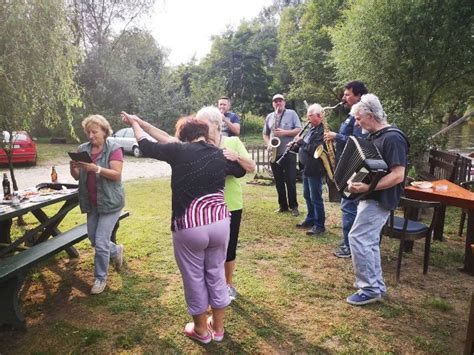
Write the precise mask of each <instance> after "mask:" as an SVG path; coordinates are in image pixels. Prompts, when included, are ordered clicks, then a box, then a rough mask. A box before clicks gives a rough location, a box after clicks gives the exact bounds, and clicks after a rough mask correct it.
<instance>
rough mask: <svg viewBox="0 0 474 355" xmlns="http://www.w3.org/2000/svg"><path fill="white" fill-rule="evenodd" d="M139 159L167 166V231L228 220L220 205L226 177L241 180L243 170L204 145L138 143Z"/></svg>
mask: <svg viewBox="0 0 474 355" xmlns="http://www.w3.org/2000/svg"><path fill="white" fill-rule="evenodd" d="M139 145H140V150H141V151H142V152H143V155H145V156H148V157H152V158H155V159H159V160H163V161H166V162H167V163H169V164H170V165H171V190H172V195H173V196H172V216H171V230H173V231H176V230H181V229H186V228H194V227H199V226H203V225H207V224H211V223H214V222H217V221H220V220H222V219H225V218H227V217H229V211H228V210H227V206H226V205H225V202H224V183H225V177H226V176H227V175H233V176H236V177H241V176H243V175H245V170H244V169H243V168H242V167H241V166H240V165H239V164H238V163H237V162H231V161H229V160H227V159H226V158H225V157H224V154H223V153H222V151H221V150H220V149H219V148H217V147H215V146H213V145H211V144H208V143H206V142H204V141H198V142H193V143H169V144H159V143H154V142H151V141H148V140H147V139H142V140H140V141H139Z"/></svg>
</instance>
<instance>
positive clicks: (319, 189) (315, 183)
mask: <svg viewBox="0 0 474 355" xmlns="http://www.w3.org/2000/svg"><path fill="white" fill-rule="evenodd" d="M302 178H303V197H304V199H305V201H306V208H307V210H308V214H307V215H306V219H305V222H307V223H313V224H314V225H315V226H316V227H317V228H321V229H324V222H325V220H326V216H325V213H324V203H323V178H322V176H306V175H304V174H303V176H302Z"/></svg>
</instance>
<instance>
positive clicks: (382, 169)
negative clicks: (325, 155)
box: [334, 136, 388, 199]
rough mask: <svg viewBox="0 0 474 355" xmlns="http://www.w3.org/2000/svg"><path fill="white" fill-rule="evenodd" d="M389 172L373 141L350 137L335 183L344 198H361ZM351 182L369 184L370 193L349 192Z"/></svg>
mask: <svg viewBox="0 0 474 355" xmlns="http://www.w3.org/2000/svg"><path fill="white" fill-rule="evenodd" d="M387 171H388V167H387V164H386V163H385V161H384V160H383V159H382V157H381V156H380V152H379V150H378V149H377V147H376V146H375V145H374V144H373V143H372V142H371V141H368V140H367V139H365V138H359V137H354V136H349V137H348V139H347V142H346V146H345V147H344V150H343V151H342V154H341V157H340V158H339V161H338V163H337V166H336V170H335V172H334V183H335V184H336V187H337V189H338V190H339V191H340V192H341V194H342V196H343V197H344V198H346V199H356V198H361V197H363V196H365V195H367V194H369V193H371V192H372V191H373V190H374V189H375V187H376V186H377V183H378V182H379V180H380V179H381V178H382V177H383V176H384V175H386V174H387ZM350 181H352V182H364V183H366V184H368V185H369V191H368V192H366V193H363V194H355V193H351V192H349V191H348V190H347V185H348V184H349V182H350Z"/></svg>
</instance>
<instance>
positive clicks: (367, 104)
mask: <svg viewBox="0 0 474 355" xmlns="http://www.w3.org/2000/svg"><path fill="white" fill-rule="evenodd" d="M359 102H360V103H361V104H362V105H364V106H365V107H367V109H368V110H369V111H370V112H371V113H374V110H373V108H372V105H371V104H370V103H369V102H368V101H367V102H366V101H364V100H363V97H361V99H360V101H359Z"/></svg>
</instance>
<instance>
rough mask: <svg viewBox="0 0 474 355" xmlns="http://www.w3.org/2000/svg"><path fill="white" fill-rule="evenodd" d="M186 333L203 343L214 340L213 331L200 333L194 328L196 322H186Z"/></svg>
mask: <svg viewBox="0 0 474 355" xmlns="http://www.w3.org/2000/svg"><path fill="white" fill-rule="evenodd" d="M184 334H185V335H186V336H187V337H190V338H191V339H194V340H197V341H198V342H200V343H203V344H209V343H210V342H211V340H212V335H211V332H209V331H208V332H207V335H199V334H198V333H196V331H195V330H194V323H192V322H191V323H188V324H186V327H184Z"/></svg>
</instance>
